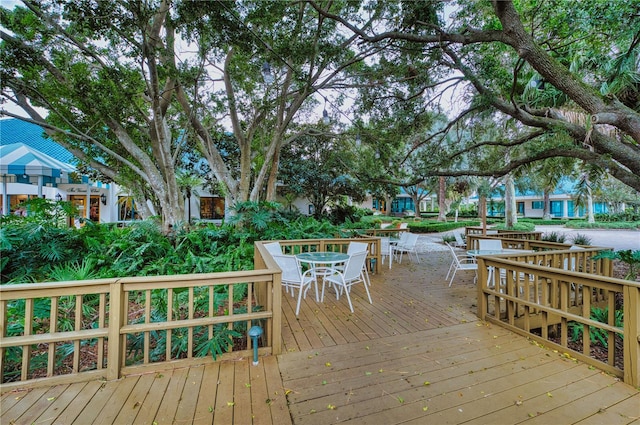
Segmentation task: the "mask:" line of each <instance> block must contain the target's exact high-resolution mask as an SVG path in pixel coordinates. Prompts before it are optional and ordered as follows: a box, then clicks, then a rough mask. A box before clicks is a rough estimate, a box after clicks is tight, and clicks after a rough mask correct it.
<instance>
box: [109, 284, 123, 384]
mask: <svg viewBox="0 0 640 425" xmlns="http://www.w3.org/2000/svg"><path fill="white" fill-rule="evenodd" d="M109 287H110V288H109V351H108V353H107V380H108V381H112V380H115V379H118V378H120V370H122V353H123V350H124V347H123V343H124V337H123V336H121V335H120V329H121V328H122V326H123V325H124V323H125V318H124V312H125V306H126V302H127V300H126V299H125V295H124V291H123V290H122V283H121V282H120V279H118V280H116V281H115V282H112V283H111V284H110V285H109Z"/></svg>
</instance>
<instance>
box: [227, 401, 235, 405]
mask: <svg viewBox="0 0 640 425" xmlns="http://www.w3.org/2000/svg"><path fill="white" fill-rule="evenodd" d="M234 404H235V403H234V402H233V401H227V406H233V405H234Z"/></svg>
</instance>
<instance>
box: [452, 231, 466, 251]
mask: <svg viewBox="0 0 640 425" xmlns="http://www.w3.org/2000/svg"><path fill="white" fill-rule="evenodd" d="M453 237H454V238H456V243H455V244H454V246H455V247H456V248H466V246H467V243H466V242H465V241H464V240H462V235H461V234H460V233H458V232H454V234H453Z"/></svg>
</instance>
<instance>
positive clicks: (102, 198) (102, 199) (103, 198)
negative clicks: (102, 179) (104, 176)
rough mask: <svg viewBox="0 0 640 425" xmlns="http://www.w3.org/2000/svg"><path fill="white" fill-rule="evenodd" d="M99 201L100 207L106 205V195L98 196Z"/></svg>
mask: <svg viewBox="0 0 640 425" xmlns="http://www.w3.org/2000/svg"><path fill="white" fill-rule="evenodd" d="M100 201H101V202H102V205H107V195H105V194H104V193H103V194H102V195H100Z"/></svg>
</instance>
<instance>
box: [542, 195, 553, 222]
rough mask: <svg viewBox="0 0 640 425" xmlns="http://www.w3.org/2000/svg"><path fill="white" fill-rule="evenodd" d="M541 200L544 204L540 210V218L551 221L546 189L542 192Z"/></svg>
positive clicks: (549, 199)
mask: <svg viewBox="0 0 640 425" xmlns="http://www.w3.org/2000/svg"><path fill="white" fill-rule="evenodd" d="M542 199H543V204H544V205H543V209H542V218H543V219H545V220H551V196H550V194H549V191H548V190H547V189H545V190H544V194H543V195H542Z"/></svg>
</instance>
